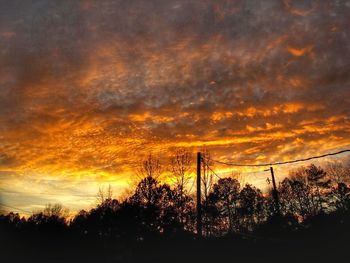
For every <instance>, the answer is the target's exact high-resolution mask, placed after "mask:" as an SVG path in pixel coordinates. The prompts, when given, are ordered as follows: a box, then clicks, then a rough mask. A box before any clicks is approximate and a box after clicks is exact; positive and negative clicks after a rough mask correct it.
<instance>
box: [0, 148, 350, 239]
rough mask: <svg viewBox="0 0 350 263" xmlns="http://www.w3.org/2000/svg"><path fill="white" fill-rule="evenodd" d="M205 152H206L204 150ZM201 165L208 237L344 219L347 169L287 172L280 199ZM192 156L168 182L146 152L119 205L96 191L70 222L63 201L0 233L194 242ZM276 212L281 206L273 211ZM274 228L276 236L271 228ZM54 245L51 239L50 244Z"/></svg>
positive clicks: (2, 223)
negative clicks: (94, 200)
mask: <svg viewBox="0 0 350 263" xmlns="http://www.w3.org/2000/svg"><path fill="white" fill-rule="evenodd" d="M205 154H206V155H208V153H205ZM206 160H209V159H207V158H205V159H204V161H203V163H202V166H203V167H202V170H203V176H202V184H203V189H202V191H203V193H202V209H203V211H202V216H203V218H202V219H203V232H204V237H205V238H218V237H224V236H239V237H242V238H248V239H249V238H252V239H257V238H269V237H271V236H272V237H273V236H274V235H276V233H277V236H278V237H280V238H285V236H286V234H285V233H287V232H288V235H289V234H290V233H294V232H297V231H299V230H300V229H303V228H305V227H306V226H307V224H308V223H310V222H316V221H317V218H320V217H322V216H323V217H324V216H330V215H331V216H333V215H337V216H339V215H344V216H348V215H349V209H350V187H349V182H350V167H349V165H344V164H341V163H330V164H328V165H327V166H326V167H324V168H322V167H318V166H316V165H314V164H311V165H308V166H306V167H300V168H298V169H296V170H292V171H290V174H289V176H288V177H286V178H285V179H284V180H283V181H281V182H280V183H279V185H278V196H279V201H278V204H276V200H275V199H274V198H273V195H272V190H271V191H269V192H267V193H263V192H262V191H261V190H260V189H258V188H257V187H255V186H253V185H251V184H245V185H241V183H240V182H239V180H238V178H237V177H235V176H232V177H227V178H222V179H218V180H214V175H213V173H212V164H211V163H210V161H206ZM191 163H192V160H191V154H190V153H189V152H186V151H184V150H181V151H178V152H177V153H176V154H175V155H174V156H173V157H172V159H171V169H170V170H171V173H172V176H173V177H172V178H173V182H174V184H173V185H169V184H168V183H163V182H161V180H160V179H159V178H160V176H161V174H162V166H161V163H160V161H159V160H158V159H157V158H154V157H153V156H152V155H149V156H148V158H146V159H145V160H144V161H143V162H142V164H141V165H140V168H139V169H138V171H137V174H138V176H139V181H138V183H137V184H136V187H135V189H134V190H133V192H132V194H131V195H130V196H129V197H127V198H125V199H124V200H117V199H115V198H113V191H112V189H111V188H109V189H107V190H103V189H100V191H99V193H98V200H99V202H98V204H97V205H96V207H94V208H92V209H91V210H89V211H85V210H82V211H80V212H79V213H77V214H76V215H75V216H74V217H73V218H69V217H68V212H67V211H66V210H65V209H64V207H63V206H62V205H60V204H54V205H51V204H49V205H47V206H46V208H45V209H44V210H43V211H41V212H37V213H34V214H32V215H31V216H30V217H28V218H24V217H20V215H19V214H17V213H13V212H11V213H8V214H4V215H1V216H0V230H1V232H2V233H6V234H7V235H8V236H14V237H19V238H23V237H24V236H27V238H33V236H36V237H38V235H40V238H44V239H45V237H46V238H47V239H48V240H49V238H57V239H59V238H60V237H61V238H63V237H65V238H66V237H67V236H69V237H71V238H72V237H74V238H79V240H80V239H81V238H83V239H84V240H94V242H96V241H97V240H100V241H103V242H110V243H113V242H119V241H123V244H124V245H125V244H134V243H137V242H145V241H149V240H155V239H159V238H161V239H165V240H170V239H174V240H175V239H179V238H180V239H181V238H185V239H186V238H187V239H196V206H195V197H194V196H193V194H192V193H191V191H190V190H191V187H189V186H188V185H189V184H190V176H191V172H192V171H191V169H192V167H191ZM277 208H278V209H277ZM276 229H278V231H276ZM50 242H52V241H50Z"/></svg>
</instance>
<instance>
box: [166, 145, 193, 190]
mask: <svg viewBox="0 0 350 263" xmlns="http://www.w3.org/2000/svg"><path fill="white" fill-rule="evenodd" d="M170 161H171V172H172V175H173V177H174V179H175V185H176V188H177V189H178V191H179V193H180V196H181V197H182V196H183V194H184V193H185V187H186V185H187V184H188V182H189V180H190V172H191V153H190V152H188V151H186V150H185V149H180V150H177V151H176V152H175V153H174V155H173V156H172V157H171V160H170Z"/></svg>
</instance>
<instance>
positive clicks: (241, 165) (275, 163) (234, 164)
mask: <svg viewBox="0 0 350 263" xmlns="http://www.w3.org/2000/svg"><path fill="white" fill-rule="evenodd" d="M345 152H350V149H346V150H342V151H338V152H333V153H327V154H322V155H317V156H311V157H307V158H301V159H296V160H289V161H283V162H274V163H260V164H242V163H230V162H224V161H220V160H215V159H212V158H210V159H208V160H210V161H212V162H215V163H219V164H223V165H228V166H236V167H266V166H276V165H284V164H291V163H298V162H305V161H309V160H313V159H319V158H324V157H327V156H333V155H338V154H341V153H345ZM203 158H205V157H203Z"/></svg>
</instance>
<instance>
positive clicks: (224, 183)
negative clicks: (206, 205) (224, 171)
mask: <svg viewBox="0 0 350 263" xmlns="http://www.w3.org/2000/svg"><path fill="white" fill-rule="evenodd" d="M239 190H240V184H239V182H238V181H237V180H235V179H232V178H224V179H220V180H219V181H218V182H217V183H216V184H214V187H213V192H212V193H211V194H210V195H209V199H210V202H211V203H213V204H214V205H215V207H216V208H217V210H218V212H219V217H218V218H217V220H218V221H219V220H220V219H221V226H222V228H223V229H222V230H226V231H234V230H238V227H239V226H238V223H239V219H238V212H237V208H238V205H239Z"/></svg>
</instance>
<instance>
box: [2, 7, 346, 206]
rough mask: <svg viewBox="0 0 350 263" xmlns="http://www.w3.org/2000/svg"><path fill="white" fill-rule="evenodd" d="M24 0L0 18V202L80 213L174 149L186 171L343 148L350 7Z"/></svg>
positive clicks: (120, 192)
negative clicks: (207, 158)
mask: <svg viewBox="0 0 350 263" xmlns="http://www.w3.org/2000/svg"><path fill="white" fill-rule="evenodd" d="M34 2H35V4H33V3H31V1H22V2H17V1H8V3H7V4H6V6H4V7H1V8H0V10H1V14H0V16H1V17H0V50H1V51H0V124H1V125H0V200H1V203H5V204H8V205H10V206H13V207H16V208H20V209H22V210H23V211H33V210H37V209H42V208H43V206H44V205H45V204H47V203H50V202H51V203H55V202H61V203H64V205H65V206H67V207H68V208H69V209H70V210H71V211H78V210H79V209H83V208H85V209H86V208H89V207H91V206H92V205H93V204H95V203H96V198H95V196H96V193H97V191H98V189H99V187H101V186H108V185H109V184H110V185H111V186H112V187H113V190H114V194H115V195H116V196H118V197H123V196H126V195H127V194H128V188H129V186H131V185H133V184H134V183H135V180H137V175H136V173H137V169H138V166H139V164H140V162H141V161H142V160H143V158H145V157H146V156H147V155H148V154H153V155H154V156H156V157H157V158H160V161H161V163H162V165H163V167H164V170H165V171H169V169H167V167H168V165H169V158H168V157H169V156H170V155H171V154H172V153H173V152H174V151H175V150H176V149H179V148H185V149H187V150H188V151H190V152H191V153H193V165H195V153H196V152H197V151H200V150H202V149H204V148H205V149H207V150H208V151H209V152H210V153H211V156H212V157H213V158H215V159H217V160H223V161H224V160H226V161H227V160H229V161H234V162H239V163H246V164H248V163H250V164H252V163H261V162H276V161H284V160H290V159H296V158H301V157H307V156H312V155H317V154H323V153H327V152H332V151H337V150H341V149H345V148H349V147H350V107H349V105H350V74H349V71H350V64H349V62H350V46H349V43H350V42H349V41H350V27H349V24H350V16H349V13H350V2H349V1H293V0H285V1H272V0H268V1H243V0H238V1H226V0H219V1H217V0H216V1H187V0H184V1H181V0H171V1H141V0H136V1H108V0H106V1H89V0H85V1H83V0H81V1H34ZM287 168H288V167H286V168H285V169H287ZM216 171H217V172H218V173H222V174H225V173H227V174H230V173H232V172H235V173H239V172H241V173H242V174H243V173H244V172H249V171H255V170H254V169H248V168H247V169H238V168H237V169H233V168H230V167H224V166H216ZM285 171H286V170H285ZM281 172H282V171H281ZM277 175H278V174H277ZM285 175H287V173H286V172H283V174H280V175H279V176H285ZM162 180H165V181H167V180H169V174H168V172H164V174H163V177H162ZM247 180H250V182H252V183H256V184H260V185H262V184H265V180H266V176H262V177H258V178H257V177H256V176H255V177H254V176H251V177H249V179H247ZM23 211H22V212H23ZM19 212H21V211H19Z"/></svg>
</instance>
